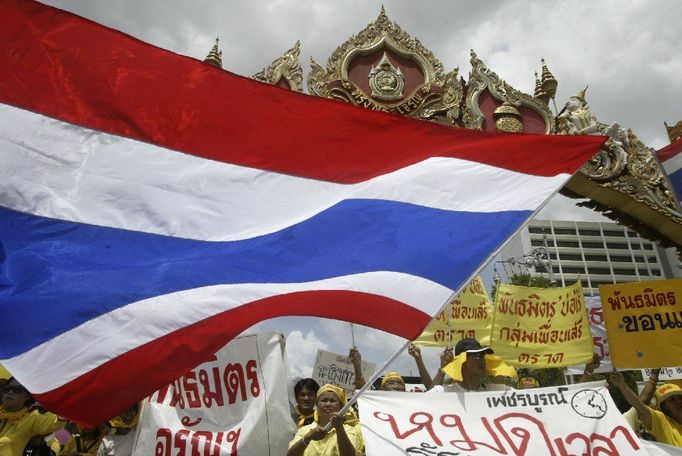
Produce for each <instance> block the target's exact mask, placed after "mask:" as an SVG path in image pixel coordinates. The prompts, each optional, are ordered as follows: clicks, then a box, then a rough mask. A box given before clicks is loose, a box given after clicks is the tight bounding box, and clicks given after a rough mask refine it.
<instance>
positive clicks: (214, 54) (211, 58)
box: [204, 37, 223, 69]
mask: <svg viewBox="0 0 682 456" xmlns="http://www.w3.org/2000/svg"><path fill="white" fill-rule="evenodd" d="M219 41H220V38H218V37H216V39H215V44H214V45H213V48H212V49H211V52H209V53H208V55H207V56H206V58H205V59H204V62H206V63H208V64H209V65H213V66H214V67H218V68H220V69H222V68H223V51H220V50H218V42H219Z"/></svg>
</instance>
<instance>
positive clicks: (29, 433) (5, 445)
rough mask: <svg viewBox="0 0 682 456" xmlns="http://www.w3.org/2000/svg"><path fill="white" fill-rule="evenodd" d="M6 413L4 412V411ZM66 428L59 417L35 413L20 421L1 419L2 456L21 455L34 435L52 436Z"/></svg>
mask: <svg viewBox="0 0 682 456" xmlns="http://www.w3.org/2000/svg"><path fill="white" fill-rule="evenodd" d="M3 411H4V410H3ZM62 427H64V422H63V421H60V420H59V418H58V417H57V415H53V414H52V413H43V414H41V413H38V411H33V412H31V413H28V414H26V415H24V416H23V417H21V418H20V419H18V420H16V421H15V420H13V419H12V418H3V419H0V456H17V455H21V454H22V453H23V451H24V448H25V447H26V444H27V443H28V441H29V440H31V438H32V437H33V436H34V435H47V434H51V433H53V432H54V431H56V430H57V429H61V428H62Z"/></svg>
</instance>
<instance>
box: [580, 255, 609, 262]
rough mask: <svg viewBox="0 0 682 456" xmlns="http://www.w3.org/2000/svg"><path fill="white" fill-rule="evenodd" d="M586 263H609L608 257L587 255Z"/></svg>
mask: <svg viewBox="0 0 682 456" xmlns="http://www.w3.org/2000/svg"><path fill="white" fill-rule="evenodd" d="M585 261H609V260H608V258H606V255H585Z"/></svg>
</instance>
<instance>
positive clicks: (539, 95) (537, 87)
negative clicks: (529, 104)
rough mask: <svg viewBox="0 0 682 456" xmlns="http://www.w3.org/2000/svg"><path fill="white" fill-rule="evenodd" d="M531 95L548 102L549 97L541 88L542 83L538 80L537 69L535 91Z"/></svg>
mask: <svg viewBox="0 0 682 456" xmlns="http://www.w3.org/2000/svg"><path fill="white" fill-rule="evenodd" d="M533 96H534V97H535V98H537V99H538V100H540V101H542V102H543V103H545V104H547V103H548V102H549V97H548V96H547V94H546V93H545V91H544V90H543V89H542V83H541V82H540V78H538V72H537V71H536V72H535V92H534V93H533Z"/></svg>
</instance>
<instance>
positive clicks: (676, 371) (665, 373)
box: [642, 367, 682, 382]
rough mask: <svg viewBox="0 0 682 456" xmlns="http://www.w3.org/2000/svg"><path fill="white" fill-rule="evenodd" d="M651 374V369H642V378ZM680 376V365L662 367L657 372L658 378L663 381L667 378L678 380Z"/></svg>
mask: <svg viewBox="0 0 682 456" xmlns="http://www.w3.org/2000/svg"><path fill="white" fill-rule="evenodd" d="M649 375H651V369H642V378H643V379H644V380H646V379H648V378H649ZM681 378H682V367H664V368H662V369H661V372H659V374H658V380H659V381H661V382H665V381H667V380H679V379H681Z"/></svg>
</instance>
